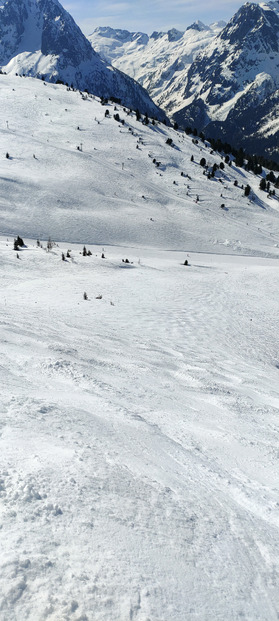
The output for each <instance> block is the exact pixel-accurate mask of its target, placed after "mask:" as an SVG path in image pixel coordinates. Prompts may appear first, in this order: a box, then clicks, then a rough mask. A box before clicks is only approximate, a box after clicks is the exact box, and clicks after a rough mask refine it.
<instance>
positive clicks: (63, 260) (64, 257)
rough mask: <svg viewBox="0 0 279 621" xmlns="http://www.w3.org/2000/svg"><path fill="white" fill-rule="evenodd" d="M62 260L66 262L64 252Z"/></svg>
mask: <svg viewBox="0 0 279 621" xmlns="http://www.w3.org/2000/svg"><path fill="white" fill-rule="evenodd" d="M61 258H62V261H66V259H65V255H64V252H62V257H61Z"/></svg>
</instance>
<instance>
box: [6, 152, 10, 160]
mask: <svg viewBox="0 0 279 621" xmlns="http://www.w3.org/2000/svg"><path fill="white" fill-rule="evenodd" d="M9 157H10V154H9V153H8V152H7V153H6V158H7V160H8V159H9Z"/></svg>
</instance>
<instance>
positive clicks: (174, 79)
mask: <svg viewBox="0 0 279 621" xmlns="http://www.w3.org/2000/svg"><path fill="white" fill-rule="evenodd" d="M224 25H225V24H224V22H219V23H216V24H212V25H211V26H205V25H204V24H202V23H201V22H195V23H194V24H192V25H191V26H189V28H187V30H186V31H185V32H180V31H178V30H176V29H174V28H173V29H172V30H169V31H168V32H153V34H152V35H151V36H150V37H149V36H148V35H147V34H144V33H141V32H133V33H131V32H128V31H127V30H114V29H113V28H108V27H99V28H96V30H94V32H93V33H92V34H91V35H90V36H89V37H88V38H89V41H90V42H91V44H92V46H93V48H94V49H95V50H96V51H97V52H99V53H100V55H101V56H102V57H103V58H104V59H106V60H108V61H109V62H111V63H112V64H113V66H115V67H117V68H118V69H121V71H124V72H125V73H127V74H128V75H130V76H131V77H133V78H134V79H135V80H137V81H138V82H139V83H140V84H142V86H144V88H146V89H147V90H148V92H149V94H150V95H151V97H152V99H154V101H156V103H157V104H158V105H160V106H162V107H163V108H164V109H165V110H166V111H167V112H168V113H173V112H174V111H176V110H177V108H179V107H180V105H181V92H182V90H184V88H185V81H186V79H187V71H188V69H189V67H190V65H191V63H192V62H193V60H194V59H195V57H196V55H197V54H198V52H199V51H200V50H202V49H203V48H204V47H205V46H206V45H208V43H209V42H210V41H211V40H212V39H213V38H214V37H215V36H216V34H218V33H219V32H220V30H221V29H222V27H223V26H224Z"/></svg>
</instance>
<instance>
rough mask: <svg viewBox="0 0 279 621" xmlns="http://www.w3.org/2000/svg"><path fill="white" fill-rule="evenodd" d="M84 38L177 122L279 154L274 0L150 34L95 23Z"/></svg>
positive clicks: (278, 12) (278, 22) (277, 8)
mask: <svg viewBox="0 0 279 621" xmlns="http://www.w3.org/2000/svg"><path fill="white" fill-rule="evenodd" d="M89 40H90V42H91V43H92V45H93V46H94V48H95V49H96V50H98V52H99V53H100V54H101V55H102V57H103V58H108V59H109V60H110V61H111V62H112V63H113V64H114V65H115V66H117V67H118V68H119V69H121V70H123V71H125V72H127V73H128V74H129V75H133V77H135V79H137V80H138V81H139V82H140V83H141V84H142V85H143V86H145V88H147V90H148V92H149V93H150V95H151V96H152V97H153V98H154V101H155V102H156V103H157V104H158V105H160V106H162V107H163V108H164V109H165V110H166V112H167V113H168V114H169V115H170V116H171V117H172V118H173V119H174V120H175V121H176V122H177V123H178V124H179V126H180V127H185V126H187V125H190V126H192V127H196V128H197V129H198V130H199V131H201V130H202V131H205V133H206V134H207V135H209V136H212V137H219V136H220V137H221V138H222V140H223V141H227V142H229V143H231V144H233V145H234V146H236V147H241V146H242V147H243V148H244V149H245V150H246V151H248V152H249V151H250V152H251V153H258V154H261V155H264V156H265V157H268V158H271V159H275V160H276V161H277V162H278V161H279V151H278V145H279V2H278V1H275V2H269V3H267V4H266V3H263V4H259V5H258V4H253V3H249V2H247V3H246V4H244V5H243V6H242V7H241V8H240V10H239V11H238V12H237V13H236V14H235V15H234V16H233V18H232V19H231V20H230V21H229V23H228V24H227V25H225V24H224V23H220V22H219V23H217V24H213V25H212V26H205V25H204V24H202V23H201V22H196V23H195V24H193V25H192V26H190V27H189V28H188V29H187V30H186V31H185V32H179V31H177V30H170V31H169V32H167V33H156V32H155V33H153V34H152V35H151V37H148V36H147V35H144V34H142V33H128V32H127V31H119V30H112V29H109V28H98V29H96V30H95V31H94V33H93V34H92V35H91V36H90V37H89Z"/></svg>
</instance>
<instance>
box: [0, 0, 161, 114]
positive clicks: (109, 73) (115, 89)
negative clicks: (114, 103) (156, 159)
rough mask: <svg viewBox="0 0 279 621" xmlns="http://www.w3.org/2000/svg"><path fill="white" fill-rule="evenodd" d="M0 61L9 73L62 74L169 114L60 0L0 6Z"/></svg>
mask: <svg viewBox="0 0 279 621" xmlns="http://www.w3.org/2000/svg"><path fill="white" fill-rule="evenodd" d="M0 66H1V69H2V71H5V72H7V73H20V74H23V73H24V74H26V75H30V76H33V77H40V76H43V77H44V79H45V80H49V81H56V80H57V79H59V80H62V81H64V82H68V83H69V84H73V85H74V86H75V87H76V88H79V89H81V90H85V89H88V90H89V91H90V92H92V93H93V94H95V95H98V96H104V97H111V96H114V97H116V98H119V99H121V101H123V103H124V104H125V105H127V106H129V107H132V108H133V109H136V108H139V109H140V110H141V112H142V113H145V112H146V113H148V114H149V115H150V116H155V117H158V118H160V119H164V118H166V115H165V113H164V112H163V111H161V110H160V109H159V108H158V106H156V105H155V104H154V102H153V101H152V100H151V98H150V96H149V95H148V93H147V92H145V91H144V89H143V88H142V87H141V86H140V85H138V84H137V83H136V82H135V81H134V80H133V79H132V78H130V77H129V76H125V75H124V74H123V72H120V71H118V70H117V69H115V68H113V67H112V66H111V65H109V64H108V63H106V62H105V61H104V60H103V59H101V57H100V56H99V55H98V54H97V53H96V52H95V50H93V48H92V46H91V45H90V43H89V42H88V40H87V38H86V37H85V36H84V34H83V33H82V32H81V30H80V28H79V27H78V26H77V24H76V23H75V21H74V20H73V18H72V17H71V15H70V14H69V13H68V12H67V11H66V10H65V9H64V8H63V7H62V5H61V4H60V3H59V1H58V0H6V2H5V3H4V5H3V6H2V8H1V11H0Z"/></svg>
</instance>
